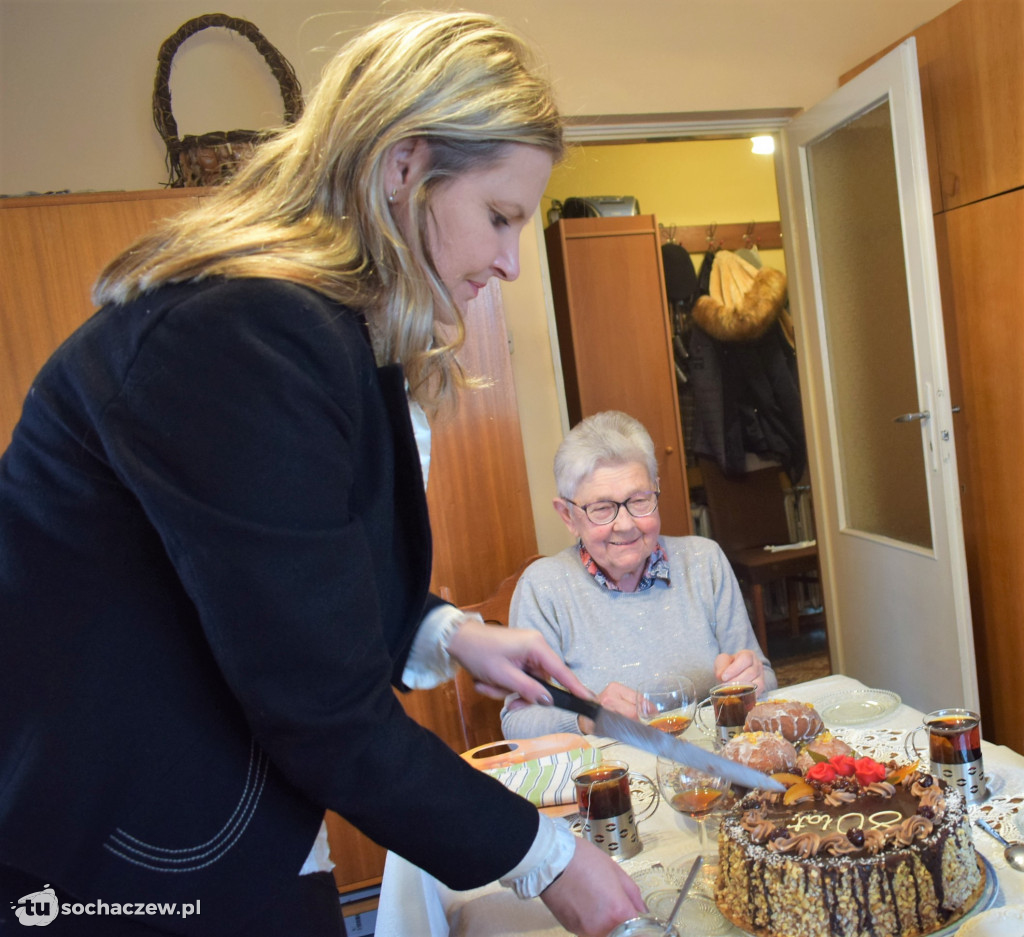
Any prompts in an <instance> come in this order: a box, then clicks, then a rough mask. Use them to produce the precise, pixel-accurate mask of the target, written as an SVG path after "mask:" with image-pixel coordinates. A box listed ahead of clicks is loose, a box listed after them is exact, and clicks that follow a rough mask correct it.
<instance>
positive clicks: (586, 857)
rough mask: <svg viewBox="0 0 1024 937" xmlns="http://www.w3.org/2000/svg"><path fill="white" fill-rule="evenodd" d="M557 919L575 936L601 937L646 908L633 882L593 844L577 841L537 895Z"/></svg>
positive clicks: (582, 840) (583, 840) (581, 840)
mask: <svg viewBox="0 0 1024 937" xmlns="http://www.w3.org/2000/svg"><path fill="white" fill-rule="evenodd" d="M540 898H541V901H543V902H544V904H546V905H547V906H548V909H549V910H550V911H551V913H552V914H553V915H554V916H555V917H556V918H558V922H559V923H560V924H561V925H562V926H563V927H564V928H565V929H566V930H567V931H569V932H570V933H571V934H578V935H579V937H605V934H607V933H608V931H610V930H611V929H612V928H613V927H615V925H616V924H621V923H622V922H623V921H628V920H629V919H630V918H632V917H637V916H638V915H640V914H643V913H644V912H645V911H646V910H647V908H646V907H645V906H644V900H643V897H642V896H641V894H640V889H639V888H638V887H637V885H636V883H635V882H634V881H633V880H632V879H631V878H630V877H629V876H628V875H627V874H626V873H625V872H624V871H623V870H622V869H621V868H620V867H619V866H618V865H617V864H616V863H615V862H614V861H613V860H612V859H610V858H608V856H606V855H605V854H604V853H603V852H601V850H600V849H598V848H597V846H595V845H594V844H593V843H589V842H587V841H586V840H585V839H580V840H577V842H576V849H575V851H574V853H573V857H572V859H571V860H569V864H568V865H567V866H566V867H565V871H564V872H562V874H561V875H560V876H559V877H558V878H556V879H555V880H554V881H553V882H552V883H551V884H550V885H548V887H547V888H545V889H544V891H542V892H541V895H540Z"/></svg>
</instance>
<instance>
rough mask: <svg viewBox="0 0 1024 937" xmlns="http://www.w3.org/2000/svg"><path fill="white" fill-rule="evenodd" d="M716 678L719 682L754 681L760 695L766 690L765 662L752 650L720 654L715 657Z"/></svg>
mask: <svg viewBox="0 0 1024 937" xmlns="http://www.w3.org/2000/svg"><path fill="white" fill-rule="evenodd" d="M715 679H716V680H717V681H718V682H719V683H753V684H754V686H756V687H757V694H758V696H760V695H761V694H762V693H763V692H764V664H762V663H761V658H760V657H758V656H757V654H755V653H754V652H753V651H751V650H743V651H739V652H738V653H736V654H719V655H718V657H716V658H715Z"/></svg>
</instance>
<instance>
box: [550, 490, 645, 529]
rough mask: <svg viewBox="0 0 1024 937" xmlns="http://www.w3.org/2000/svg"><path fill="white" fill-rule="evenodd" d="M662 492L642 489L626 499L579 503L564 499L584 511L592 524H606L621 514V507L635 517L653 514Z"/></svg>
mask: <svg viewBox="0 0 1024 937" xmlns="http://www.w3.org/2000/svg"><path fill="white" fill-rule="evenodd" d="M660 494H661V492H660V491H641V492H640V493H639V494H635V495H633V497H632V498H627V499H626V500H625V501H591V502H590V504H577V503H576V502H575V501H570V500H569V499H568V498H565V499H564V500H565V501H567V502H568V503H569V504H571V505H572V506H573V507H577V508H579V509H580V510H581V511H583V513H584V514H586V515H587V518H588V519H589V520H590V523H591V524H598V525H601V526H604V525H605V524H610V523H611V522H612V521H614V520H615V518H617V517H618V516H619V508H625V509H626V510H627V511H629V513H630V514H631V515H632V516H633V517H647V515H649V514H653V513H654V512H655V511H656V510H658V495H660Z"/></svg>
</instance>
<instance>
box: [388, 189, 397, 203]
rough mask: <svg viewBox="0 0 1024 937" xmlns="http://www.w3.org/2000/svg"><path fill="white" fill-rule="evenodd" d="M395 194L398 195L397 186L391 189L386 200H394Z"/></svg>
mask: <svg viewBox="0 0 1024 937" xmlns="http://www.w3.org/2000/svg"><path fill="white" fill-rule="evenodd" d="M396 195H398V187H397V186H396V187H395V188H393V189H392V190H391V194H390V195H389V196H388V201H389V202H394V200H395V196H396Z"/></svg>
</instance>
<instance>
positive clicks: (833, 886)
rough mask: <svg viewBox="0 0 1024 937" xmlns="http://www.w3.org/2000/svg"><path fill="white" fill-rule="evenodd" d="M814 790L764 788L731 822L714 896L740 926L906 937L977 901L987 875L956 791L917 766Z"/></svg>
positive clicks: (807, 935) (767, 931)
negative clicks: (802, 798)
mask: <svg viewBox="0 0 1024 937" xmlns="http://www.w3.org/2000/svg"><path fill="white" fill-rule="evenodd" d="M815 788H816V790H815V799H814V801H813V802H810V803H798V804H793V805H786V804H784V803H782V802H781V801H782V798H780V797H778V796H777V795H763V794H756V795H754V796H753V797H749V798H747V799H746V800H745V801H744V802H743V804H742V805H741V807H740V809H739V810H738V811H737V813H736V814H734V815H733V816H732V817H729V818H727V819H726V820H725V821H723V824H722V830H721V833H720V837H719V843H720V848H721V870H722V871H721V873H720V876H719V880H718V894H717V898H718V903H719V907H720V908H721V909H722V911H723V913H724V914H725V915H726V917H728V918H729V919H730V920H731V921H732V922H733V923H734V924H737V925H738V926H739V927H741V928H744V929H746V930H750V931H752V932H753V933H756V934H758V935H764V937H774V935H777V934H787V935H792V937H818V935H819V934H822V933H829V934H833V935H840V937H862V935H863V937H910V935H917V934H927V933H929V932H932V931H935V930H937V929H938V928H939V927H941V926H944V925H945V924H946V923H948V922H949V921H951V920H953V919H955V918H957V917H959V916H960V915H962V914H963V913H964V911H965V910H966V908H968V907H970V904H971V903H972V901H973V897H974V896H976V895H977V894H978V893H979V892H980V889H981V886H982V884H983V880H982V879H981V877H980V873H979V872H978V869H977V861H976V859H975V854H974V848H973V844H972V842H971V839H970V833H969V830H968V829H967V826H966V808H965V805H964V802H963V798H962V796H961V795H960V794H958V793H957V792H955V791H953V790H947V789H946V788H945V786H944V785H942V784H941V782H938V781H935V780H934V779H932V778H930V777H928V776H927V775H924V774H922V773H921V772H916V773H911V774H909V775H908V776H907V777H905V778H903V779H902V780H901V781H900V782H899V784H898V785H894V784H891V783H888V782H877V783H874V784H870V785H868V786H866V787H864V788H860V786H859V785H858V784H856V782H855V781H854V780H852V779H843V780H842V782H841V783H839V784H835V785H830V784H820V785H815ZM944 858H945V859H946V860H947V861H946V863H945V875H946V876H947V877H946V878H944ZM947 902H949V904H950V906H948V907H947Z"/></svg>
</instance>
